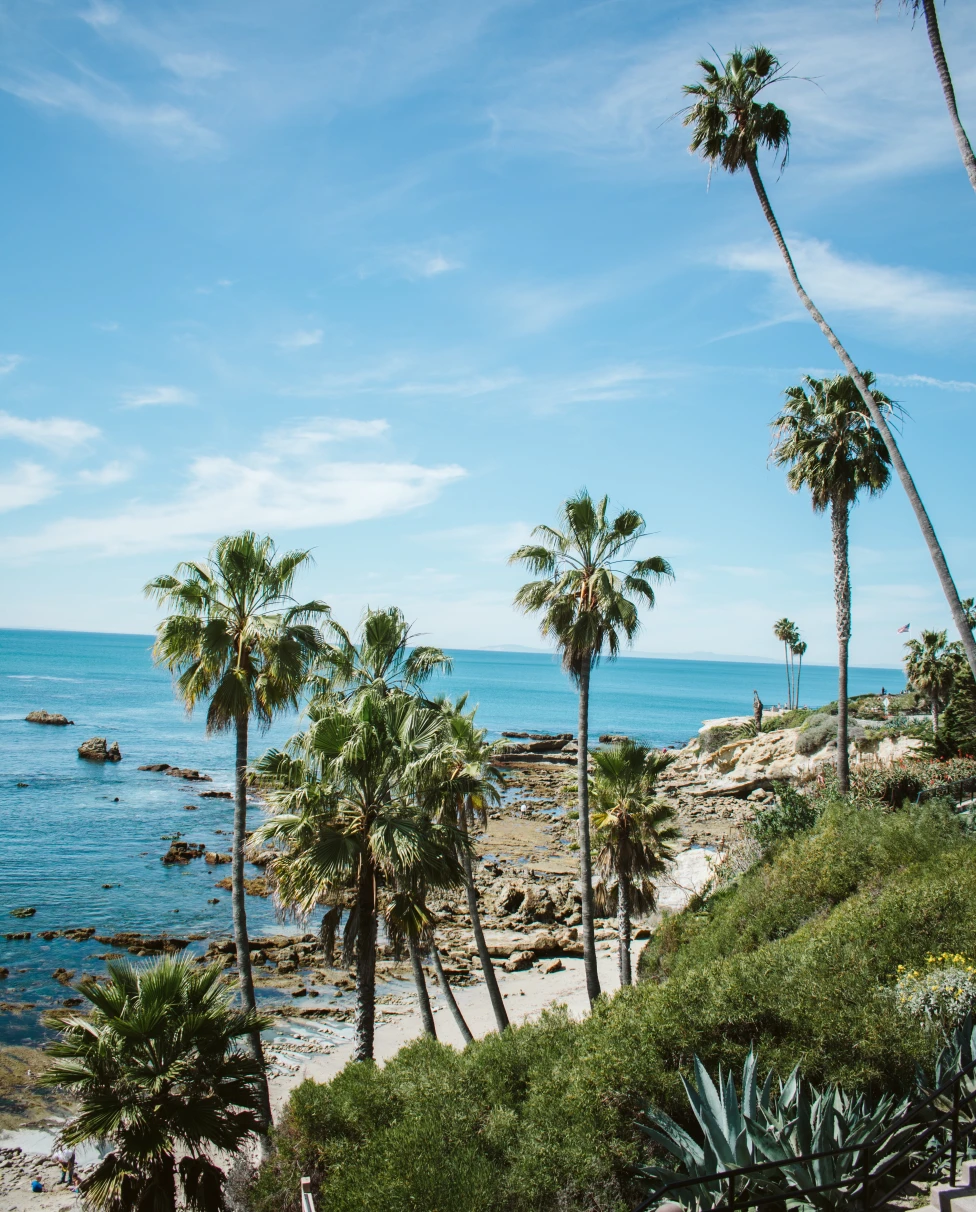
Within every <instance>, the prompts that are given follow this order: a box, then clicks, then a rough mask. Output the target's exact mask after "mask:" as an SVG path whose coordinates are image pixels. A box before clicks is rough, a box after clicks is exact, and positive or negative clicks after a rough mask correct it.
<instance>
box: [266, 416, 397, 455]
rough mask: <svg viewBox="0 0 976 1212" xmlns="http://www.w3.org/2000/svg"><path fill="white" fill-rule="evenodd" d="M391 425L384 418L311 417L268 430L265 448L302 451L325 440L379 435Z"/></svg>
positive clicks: (343, 440) (278, 450)
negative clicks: (285, 426)
mask: <svg viewBox="0 0 976 1212" xmlns="http://www.w3.org/2000/svg"><path fill="white" fill-rule="evenodd" d="M389 428H390V426H389V423H388V422H387V421H384V420H381V419H377V420H374V421H355V420H352V419H350V418H348V417H312V418H311V419H310V420H308V421H300V422H298V424H296V425H291V426H288V427H287V428H285V429H280V430H278V431H276V432H275V433H273V434H270V435H268V436H267V437H266V439H265V449H267V450H271V451H274V452H276V453H278V454H293V455H301V454H303V453H305V452H308V451H309V450H311V449H313V448H314V447H316V446H322V445H324V444H325V443H327V442H348V441H354V440H356V439H367V438H378V437H379V436H380V435H381V434H384V433H386V432H387V431H388V430H389Z"/></svg>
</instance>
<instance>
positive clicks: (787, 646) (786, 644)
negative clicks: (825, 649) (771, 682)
mask: <svg viewBox="0 0 976 1212" xmlns="http://www.w3.org/2000/svg"><path fill="white" fill-rule="evenodd" d="M773 635H774V636H775V637H776V638H777V640H782V642H783V661H784V662H785V664H786V706H787V707H792V706H793V671H792V669H791V668H790V650H791V648H792V646H793V645H794V644H795V643H797V642H798V641H799V639H800V633H799V631H797V629H796V623H794V622H792V621H791V620H790V619H788V618H786V617H785V616H784V617H783V618H781V619H777V620H776V622H775V623H774V624H773Z"/></svg>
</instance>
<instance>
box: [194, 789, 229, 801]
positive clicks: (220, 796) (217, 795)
mask: <svg viewBox="0 0 976 1212" xmlns="http://www.w3.org/2000/svg"><path fill="white" fill-rule="evenodd" d="M197 794H198V795H199V796H200V798H201V799H202V800H232V799H233V798H234V793H233V791H198V792H197Z"/></svg>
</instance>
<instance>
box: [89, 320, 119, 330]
mask: <svg viewBox="0 0 976 1212" xmlns="http://www.w3.org/2000/svg"><path fill="white" fill-rule="evenodd" d="M92 328H97V329H98V331H99V332H118V331H119V322H118V320H94V321H92Z"/></svg>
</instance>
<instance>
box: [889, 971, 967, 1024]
mask: <svg viewBox="0 0 976 1212" xmlns="http://www.w3.org/2000/svg"><path fill="white" fill-rule="evenodd" d="M898 973H899V975H898V980H897V982H896V983H895V1001H896V1003H897V1005H898V1008H899V1009H900V1010H901V1011H902V1012H903V1013H905V1014H909V1015H911V1016H913V1017H914V1018H916V1019H920V1020H921V1021H922V1022H925V1023H927V1024H931V1025H932V1026H934V1027H937V1028H939V1029H940V1031H941V1032H942V1033H943V1034H948V1033H949V1032H951V1031H952V1029H953V1028H954V1027H957V1026H958V1025H959V1024H960V1023H962V1022H963V1021H964V1020H965V1019H966V1018H967V1016H970V1015H971V1014H972V1012H973V1010H974V1009H976V967H974V965H973V962H972V960H970V959H967V958H966V956H965V955H961V954H960V953H959V952H956V954H952V953H951V952H949V951H943V952H942V954H941V955H928V956H926V957H925V967H924V968H922V969H918V968H912V969H908V968H906V967H905V965H904V964H899V965H898Z"/></svg>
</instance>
